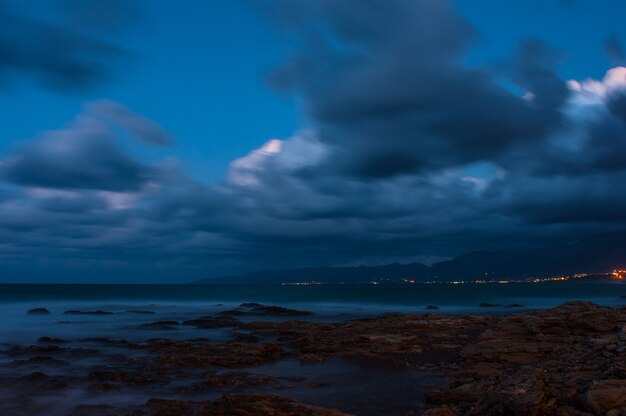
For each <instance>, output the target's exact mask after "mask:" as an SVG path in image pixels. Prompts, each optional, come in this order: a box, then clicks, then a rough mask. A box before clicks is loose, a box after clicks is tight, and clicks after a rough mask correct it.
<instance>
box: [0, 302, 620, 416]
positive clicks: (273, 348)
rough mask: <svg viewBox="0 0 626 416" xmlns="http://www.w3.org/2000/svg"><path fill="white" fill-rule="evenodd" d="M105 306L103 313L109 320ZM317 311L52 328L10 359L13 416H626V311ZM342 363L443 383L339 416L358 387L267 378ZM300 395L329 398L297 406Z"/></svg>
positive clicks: (246, 307) (2, 389) (244, 308)
mask: <svg viewBox="0 0 626 416" xmlns="http://www.w3.org/2000/svg"><path fill="white" fill-rule="evenodd" d="M96 312H98V313H97V316H98V317H99V318H98V319H107V316H109V315H108V314H107V313H105V312H104V311H96ZM96 312H90V311H87V312H81V311H71V313H70V314H69V315H79V316H82V315H84V314H92V313H96ZM145 312H146V313H141V314H140V315H145V316H146V317H147V318H148V319H150V318H154V317H153V316H151V314H150V313H149V311H145ZM31 313H32V312H31ZM309 316H310V313H308V312H306V311H299V310H291V309H287V308H281V307H274V306H265V305H259V304H242V305H241V306H240V307H239V308H235V309H225V310H223V311H222V312H221V313H216V314H212V315H205V316H198V317H190V319H188V320H184V321H158V320H154V321H147V322H145V323H144V324H142V325H140V326H138V327H137V329H136V330H137V331H142V328H143V329H144V330H145V328H149V329H151V330H161V331H162V333H163V337H159V338H150V339H146V340H145V341H141V342H137V341H131V340H124V339H111V338H102V337H91V338H81V339H73V340H65V339H61V338H58V337H56V336H55V334H54V332H53V331H52V328H51V332H50V333H48V334H41V335H42V337H41V338H39V339H38V340H37V342H34V343H33V344H31V345H6V346H5V347H4V349H3V351H2V352H1V354H0V357H1V358H2V361H1V365H0V395H1V396H0V399H2V400H1V401H0V414H3V415H38V414H41V415H55V414H59V415H72V416H83V415H90V416H103V415H133V416H134V415H136V416H139V415H142V416H143V415H155V416H156V415H171V416H175V415H207V416H208V415H241V416H247V415H250V416H252V415H259V416H263V415H267V416H270V415H271V416H287V415H290V416H291V415H293V416H296V415H311V416H314V415H315V416H339V415H346V414H357V415H374V414H385V415H402V416H410V415H420V414H424V415H429V416H434V415H438V416H450V415H558V416H568V415H571V416H574V415H577V416H583V415H610V416H618V415H626V307H623V308H608V307H602V306H598V305H595V304H592V303H588V302H569V303H566V304H563V305H561V306H559V307H557V308H553V309H548V310H542V311H533V312H524V313H516V314H510V315H503V316H494V315H468V316H459V315H443V314H438V313H427V314H387V315H383V316H379V317H376V318H368V319H359V320H348V321H343V322H316V321H312V320H306V319H304V318H306V317H309ZM261 317H262V318H263V320H256V319H257V318H261ZM272 317H276V318H278V317H280V320H279V319H275V320H272V319H271V318H272ZM244 318H246V319H244ZM178 328H196V329H198V332H199V333H200V334H203V331H216V330H219V331H223V332H222V333H224V334H226V335H227V337H228V338H227V339H226V340H219V341H218V340H212V339H211V337H210V336H209V337H204V336H199V337H197V338H191V339H184V340H180V339H173V338H172V337H168V336H167V335H168V333H171V331H175V330H177V329H178ZM333 360H347V361H349V362H352V363H361V364H359V365H363V363H366V365H369V366H382V367H384V368H385V369H386V370H385V371H389V372H391V374H395V373H393V372H397V374H406V372H409V373H411V372H415V373H416V374H432V375H436V376H437V377H439V379H440V380H441V382H439V383H433V384H427V383H424V385H421V386H418V385H415V386H408V387H409V388H411V389H413V388H414V392H415V393H414V394H413V395H414V397H409V398H408V399H410V400H407V405H406V406H404V407H402V406H394V403H391V402H389V403H384V402H383V401H384V400H382V399H381V400H380V401H381V402H380V403H376V406H378V407H368V408H365V407H363V408H362V409H361V408H359V399H358V396H357V397H355V400H354V401H355V403H352V404H350V406H346V408H340V407H339V406H336V407H338V408H337V409H334V408H327V407H333V406H324V404H325V403H324V397H325V396H324V395H326V394H328V393H327V392H328V391H329V390H327V389H331V390H332V388H333V386H334V385H340V384H341V383H342V382H344V381H342V380H337V379H333V378H332V377H330V378H328V379H323V378H316V379H310V378H307V377H305V376H300V375H294V374H280V368H281V367H280V366H277V368H278V370H275V371H273V372H272V373H271V374H269V373H267V372H263V371H260V370H259V369H264V368H268V366H270V365H272V363H282V362H285V361H297V362H300V363H305V364H306V363H318V364H319V363H321V364H320V365H323V363H326V362H335V361H333ZM398 380H400V378H398ZM378 382H379V380H375V379H372V380H370V381H369V383H372V384H373V385H374V387H376V383H378ZM399 383H400V381H399ZM385 384H389V383H385ZM400 387H401V386H393V385H392V386H389V385H386V386H380V388H381V389H384V388H387V389H394V388H400ZM403 387H407V386H403ZM294 389H297V390H298V391H301V392H302V391H304V392H305V393H306V392H307V391H310V393H306V394H308V396H307V395H306V394H304V397H312V398H316V400H308V401H307V400H301V401H296V400H294V399H293V398H291V394H290V392H291V391H292V390H294ZM410 391H411V390H409V393H408V394H405V395H408V396H411V393H410ZM381 397H382V396H381ZM52 399H55V400H52ZM52 402H54V403H55V405H54V406H51V405H50V403H52Z"/></svg>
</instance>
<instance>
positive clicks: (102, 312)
mask: <svg viewBox="0 0 626 416" xmlns="http://www.w3.org/2000/svg"><path fill="white" fill-rule="evenodd" d="M63 313H64V314H65V315H113V312H109V311H101V310H97V311H77V310H73V309H72V310H69V311H65V312H63Z"/></svg>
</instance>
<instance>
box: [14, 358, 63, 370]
mask: <svg viewBox="0 0 626 416" xmlns="http://www.w3.org/2000/svg"><path fill="white" fill-rule="evenodd" d="M9 365H10V366H11V367H24V366H64V365H69V363H68V362H67V361H63V360H58V359H56V358H52V357H46V356H35V357H31V358H28V359H26V360H14V361H13V362H11V364H9Z"/></svg>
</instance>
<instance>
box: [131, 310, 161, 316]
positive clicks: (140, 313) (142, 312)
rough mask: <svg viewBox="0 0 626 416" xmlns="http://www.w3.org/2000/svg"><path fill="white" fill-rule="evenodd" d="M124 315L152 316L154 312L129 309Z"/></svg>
mask: <svg viewBox="0 0 626 416" xmlns="http://www.w3.org/2000/svg"><path fill="white" fill-rule="evenodd" d="M126 313H134V314H137V315H154V314H155V313H156V312H154V311H147V310H143V309H129V310H127V311H126Z"/></svg>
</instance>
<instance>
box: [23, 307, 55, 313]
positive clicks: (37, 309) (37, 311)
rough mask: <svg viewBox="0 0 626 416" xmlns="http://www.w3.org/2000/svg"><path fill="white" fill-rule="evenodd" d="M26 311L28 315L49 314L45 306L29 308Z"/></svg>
mask: <svg viewBox="0 0 626 416" xmlns="http://www.w3.org/2000/svg"><path fill="white" fill-rule="evenodd" d="M26 313H27V314H29V315H50V311H49V310H48V309H46V308H33V309H29V310H28V311H27V312H26Z"/></svg>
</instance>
